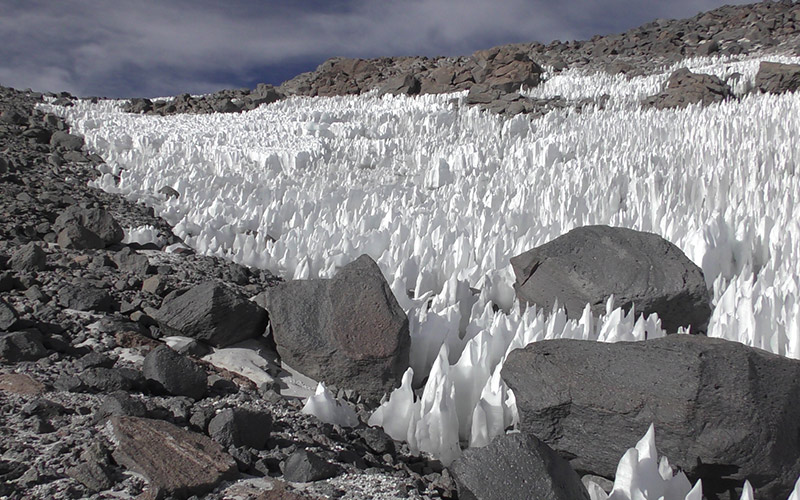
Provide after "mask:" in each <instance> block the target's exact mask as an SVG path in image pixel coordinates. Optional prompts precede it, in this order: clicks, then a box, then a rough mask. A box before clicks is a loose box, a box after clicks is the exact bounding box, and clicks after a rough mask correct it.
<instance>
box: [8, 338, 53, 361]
mask: <svg viewBox="0 0 800 500" xmlns="http://www.w3.org/2000/svg"><path fill="white" fill-rule="evenodd" d="M46 355H47V349H45V347H44V345H43V344H42V335H41V334H40V333H39V332H38V331H36V330H23V331H20V332H11V333H0V361H5V362H8V363H16V362H17V361H32V360H36V359H39V358H41V357H43V356H46Z"/></svg>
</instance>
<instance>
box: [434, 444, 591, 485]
mask: <svg viewBox="0 0 800 500" xmlns="http://www.w3.org/2000/svg"><path fill="white" fill-rule="evenodd" d="M449 470H450V473H451V474H452V476H453V479H454V480H455V482H456V485H457V486H458V498H465V499H471V498H472V499H481V500H508V499H511V498H535V499H537V500H581V499H583V500H589V493H588V492H587V491H586V488H585V487H584V486H583V483H582V482H581V478H580V477H578V474H577V473H576V472H575V471H574V470H572V467H570V465H569V462H567V461H566V460H564V459H563V458H561V457H560V456H559V455H558V454H557V453H556V452H555V451H553V450H552V449H551V448H550V447H549V446H547V445H546V444H545V443H543V442H542V441H540V440H539V439H537V438H536V437H535V436H533V435H525V434H521V433H515V434H507V435H503V436H498V437H497V438H495V439H494V440H493V441H492V442H491V444H489V446H486V447H483V448H470V449H467V450H464V453H463V454H462V455H461V457H460V458H459V459H458V460H456V461H455V462H453V464H452V465H451V466H450V468H449Z"/></svg>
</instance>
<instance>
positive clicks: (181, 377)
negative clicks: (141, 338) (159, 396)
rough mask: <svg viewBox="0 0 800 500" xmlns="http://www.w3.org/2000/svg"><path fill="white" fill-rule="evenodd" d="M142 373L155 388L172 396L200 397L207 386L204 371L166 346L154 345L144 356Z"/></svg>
mask: <svg viewBox="0 0 800 500" xmlns="http://www.w3.org/2000/svg"><path fill="white" fill-rule="evenodd" d="M142 375H144V378H145V379H147V382H148V384H152V385H153V386H154V387H155V388H156V390H160V391H165V392H167V393H169V394H172V395H174V396H186V397H190V398H192V399H200V398H202V397H203V396H204V395H205V393H206V389H207V388H208V376H207V375H206V371H205V370H204V369H203V368H202V367H200V365H198V364H197V363H195V362H194V361H192V360H191V359H189V358H187V357H186V356H183V355H182V354H178V353H177V352H175V351H173V350H172V349H170V348H169V347H167V346H159V347H156V348H155V349H153V350H152V351H150V352H149V353H148V354H147V356H145V357H144V362H143V364H142Z"/></svg>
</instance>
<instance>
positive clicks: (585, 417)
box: [502, 335, 800, 499]
mask: <svg viewBox="0 0 800 500" xmlns="http://www.w3.org/2000/svg"><path fill="white" fill-rule="evenodd" d="M502 376H503V380H504V381H505V382H506V384H507V385H508V387H509V388H511V389H512V390H513V391H514V394H515V396H516V401H517V408H518V410H519V416H520V429H521V430H522V432H525V433H529V434H533V435H535V436H537V437H539V438H540V439H542V440H543V441H544V442H546V443H547V444H548V445H550V446H551V447H552V448H553V449H555V450H556V451H557V452H559V453H560V454H561V455H562V456H565V457H569V458H571V463H572V466H573V467H574V468H575V469H576V470H577V471H578V472H579V473H591V474H597V475H600V476H604V477H613V475H614V473H615V471H616V467H617V463H618V462H619V459H620V457H621V456H622V455H623V454H624V453H625V451H626V449H627V448H628V447H630V446H633V445H634V444H635V443H636V442H637V441H638V440H639V438H640V437H641V436H642V435H643V434H644V433H645V432H646V431H647V428H648V427H649V426H650V424H651V423H654V424H655V428H656V445H657V447H658V450H659V453H661V454H662V455H664V456H667V457H669V460H670V464H672V465H675V466H678V467H680V468H681V469H682V470H683V471H685V472H686V474H687V475H688V476H689V477H690V479H692V480H697V479H702V480H703V487H704V492H705V495H706V497H707V498H717V495H721V494H722V493H723V492H725V491H728V490H729V489H730V490H734V489H737V488H739V489H740V488H741V486H742V484H743V483H744V480H745V479H748V480H749V481H750V483H751V484H752V485H753V487H754V488H755V489H756V491H757V492H758V497H759V498H764V499H767V498H786V497H787V496H788V495H789V492H791V490H792V488H793V487H794V483H795V481H796V480H797V477H798V475H799V474H800V446H798V442H797V437H798V435H797V422H800V406H798V405H797V403H796V402H797V401H798V398H800V361H797V360H792V359H787V358H783V357H780V356H777V355H774V354H770V353H767V352H765V351H762V350H759V349H754V348H750V347H746V346H744V345H742V344H739V343H736V342H729V341H726V340H722V339H716V338H707V337H705V336H702V335H670V336H667V337H663V338H659V339H652V340H647V341H643V342H620V343H616V344H610V343H600V342H590V341H579V340H564V339H562V340H546V341H542V342H536V343H533V344H531V345H529V346H528V347H526V348H525V349H520V350H516V351H513V352H512V353H511V354H510V355H509V356H508V359H507V360H506V362H505V365H504V366H503V371H502ZM725 498H727V497H725ZM736 498H738V495H737V497H736Z"/></svg>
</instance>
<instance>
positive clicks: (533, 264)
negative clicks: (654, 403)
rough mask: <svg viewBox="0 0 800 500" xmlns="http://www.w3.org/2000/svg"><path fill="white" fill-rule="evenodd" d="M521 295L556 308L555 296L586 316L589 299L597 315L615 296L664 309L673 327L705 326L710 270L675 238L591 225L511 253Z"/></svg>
mask: <svg viewBox="0 0 800 500" xmlns="http://www.w3.org/2000/svg"><path fill="white" fill-rule="evenodd" d="M511 265H512V267H513V268H514V274H515V275H516V283H515V284H514V289H515V290H516V292H517V297H519V299H520V301H522V302H524V303H528V304H535V305H536V306H538V307H540V308H544V310H545V311H547V312H549V311H550V310H551V309H552V308H553V305H554V304H555V302H556V300H557V301H558V304H559V306H562V307H564V308H565V309H566V312H567V316H568V317H569V318H572V319H579V318H580V317H581V314H582V313H583V309H584V307H586V304H589V305H590V307H591V309H592V313H594V314H595V315H596V316H599V315H601V314H604V313H605V304H606V301H607V299H608V297H609V296H610V295H612V294H613V295H614V298H615V304H616V306H618V307H623V308H625V309H626V310H628V309H630V307H632V306H634V307H635V308H636V313H637V314H639V313H643V314H644V315H645V316H647V315H649V314H651V313H657V314H658V316H659V317H660V318H661V325H662V327H663V328H664V329H665V330H666V331H667V332H670V333H671V332H676V331H677V330H678V327H688V326H690V325H691V327H692V332H695V333H696V332H701V331H705V329H706V327H707V325H708V320H709V318H710V317H711V305H710V301H709V297H708V290H707V289H706V284H705V278H704V277H703V271H702V270H701V269H700V268H699V267H697V265H696V264H694V263H693V262H692V261H691V260H689V258H688V257H686V255H685V254H684V253H683V252H682V251H681V250H680V249H679V248H678V247H676V246H675V245H673V244H672V243H670V242H669V241H667V240H665V239H664V238H662V237H661V236H658V235H656V234H653V233H646V232H642V231H635V230H633V229H626V228H621V227H609V226H584V227H579V228H576V229H573V230H572V231H570V232H568V233H567V234H565V235H562V236H559V237H558V238H556V239H554V240H552V241H550V242H548V243H545V244H544V245H541V246H539V247H536V248H534V249H532V250H528V251H527V252H525V253H523V254H520V255H517V256H516V257H513V258H512V259H511Z"/></svg>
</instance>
